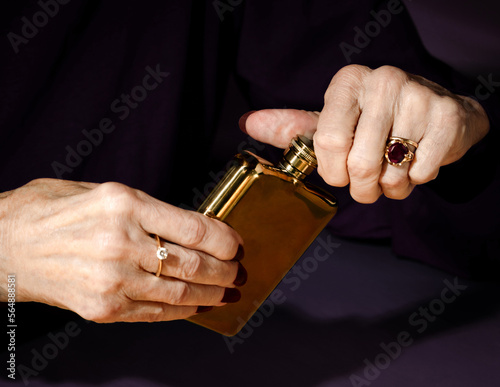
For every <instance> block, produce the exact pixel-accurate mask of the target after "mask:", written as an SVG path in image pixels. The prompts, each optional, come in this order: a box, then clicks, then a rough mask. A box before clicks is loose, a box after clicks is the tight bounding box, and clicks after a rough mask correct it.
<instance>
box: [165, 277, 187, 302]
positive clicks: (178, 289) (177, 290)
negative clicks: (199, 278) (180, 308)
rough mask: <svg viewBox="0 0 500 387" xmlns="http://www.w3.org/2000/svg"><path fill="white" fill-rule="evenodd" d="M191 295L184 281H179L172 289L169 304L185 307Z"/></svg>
mask: <svg viewBox="0 0 500 387" xmlns="http://www.w3.org/2000/svg"><path fill="white" fill-rule="evenodd" d="M190 294H191V291H190V288H189V285H188V284H187V283H186V282H183V281H177V283H176V284H175V285H173V286H172V288H171V289H170V295H169V297H168V298H169V303H170V304H172V305H185V304H186V303H187V301H188V300H189V296H190Z"/></svg>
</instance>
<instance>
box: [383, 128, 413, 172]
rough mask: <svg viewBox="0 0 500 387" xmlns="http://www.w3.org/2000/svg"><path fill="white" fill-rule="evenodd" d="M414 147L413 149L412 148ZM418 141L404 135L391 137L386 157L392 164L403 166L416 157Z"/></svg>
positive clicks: (388, 141)
mask: <svg viewBox="0 0 500 387" xmlns="http://www.w3.org/2000/svg"><path fill="white" fill-rule="evenodd" d="M411 147H413V149H411ZM417 148H418V143H416V142H415V141H413V140H409V139H407V138H403V137H395V136H392V137H389V139H388V140H387V144H386V146H385V154H384V155H385V159H386V160H387V162H388V163H389V164H391V165H395V166H398V167H399V166H401V165H403V164H404V163H406V162H410V161H412V160H413V159H414V158H415V153H414V152H415V151H416V150H417Z"/></svg>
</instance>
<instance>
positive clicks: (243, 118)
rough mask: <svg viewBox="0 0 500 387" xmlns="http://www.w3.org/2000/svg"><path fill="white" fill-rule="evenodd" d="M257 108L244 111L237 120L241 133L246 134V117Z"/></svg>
mask: <svg viewBox="0 0 500 387" xmlns="http://www.w3.org/2000/svg"><path fill="white" fill-rule="evenodd" d="M256 111H257V110H252V111H249V112H248V113H245V114H243V115H242V116H241V118H240V120H239V121H238V125H239V126H240V129H241V131H242V132H243V133H245V134H248V133H247V127H246V124H247V120H248V117H250V115H251V114H252V113H255V112H256Z"/></svg>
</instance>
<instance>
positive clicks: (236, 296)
mask: <svg viewBox="0 0 500 387" xmlns="http://www.w3.org/2000/svg"><path fill="white" fill-rule="evenodd" d="M240 298H241V293H240V291H239V290H238V289H232V288H226V291H225V292H224V297H222V300H221V302H227V303H234V302H238V301H239V300H240Z"/></svg>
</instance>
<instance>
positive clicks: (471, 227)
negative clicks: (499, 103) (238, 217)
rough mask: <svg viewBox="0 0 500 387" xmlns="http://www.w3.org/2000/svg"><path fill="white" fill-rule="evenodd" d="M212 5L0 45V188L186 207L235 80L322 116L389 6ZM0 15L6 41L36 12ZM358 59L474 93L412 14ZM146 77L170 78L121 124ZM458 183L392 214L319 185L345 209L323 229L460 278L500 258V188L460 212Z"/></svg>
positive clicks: (83, 23) (95, 19)
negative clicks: (86, 148) (141, 197)
mask: <svg viewBox="0 0 500 387" xmlns="http://www.w3.org/2000/svg"><path fill="white" fill-rule="evenodd" d="M215 4H216V3H212V2H208V1H207V2H194V1H186V0H182V1H181V0H179V1H168V2H165V1H148V2H137V1H128V2H118V1H106V2H99V1H82V0H72V1H71V2H69V3H68V4H66V5H61V6H60V9H59V12H58V13H57V15H55V16H54V17H52V18H50V20H49V22H48V23H47V25H46V26H44V27H43V28H39V30H40V31H39V32H38V33H37V34H36V36H34V37H33V38H31V39H29V42H28V43H27V44H20V45H19V46H18V49H19V53H17V54H15V53H14V50H13V47H12V45H11V44H10V42H9V40H8V39H2V41H1V43H0V44H1V46H0V56H1V58H2V61H1V63H0V135H1V143H0V152H1V160H0V190H9V189H13V188H16V187H18V186H20V185H22V184H25V183H27V182H28V181H30V180H31V179H34V178H37V177H58V176H60V177H62V178H64V179H72V180H84V181H95V182H104V181H119V182H122V183H125V184H128V185H131V186H133V187H135V188H139V189H142V190H144V191H146V192H148V193H150V194H151V195H154V196H156V197H158V198H161V199H163V200H166V201H169V202H172V203H174V204H178V203H190V202H191V201H192V199H191V198H192V196H193V187H201V186H202V184H203V183H204V182H206V181H208V180H210V178H209V177H207V176H209V175H208V172H209V171H210V170H213V168H214V167H213V165H214V164H211V163H210V160H212V159H214V157H212V158H211V157H210V155H209V152H208V150H209V149H210V144H211V141H212V140H211V139H213V138H214V128H215V127H216V123H217V119H218V114H219V111H220V107H221V104H222V97H223V94H224V91H225V89H226V83H227V80H228V77H229V75H230V74H231V72H233V73H234V74H235V76H236V79H237V83H238V85H239V86H240V88H241V90H242V93H243V95H244V96H245V97H246V98H248V101H249V104H250V106H251V107H252V108H254V109H261V108H283V107H288V108H299V109H313V110H321V107H322V103H323V94H324V92H325V90H326V88H327V86H328V84H329V81H330V80H331V78H332V76H333V75H334V74H335V73H336V72H337V71H338V70H339V69H340V68H341V67H343V66H345V65H347V64H348V62H347V60H346V58H345V57H344V55H343V54H342V51H341V49H340V44H341V43H342V42H346V43H349V44H351V45H353V44H354V38H355V34H356V29H355V28H360V29H365V28H366V26H367V25H369V23H370V22H373V20H374V19H373V18H374V16H373V13H379V12H381V11H384V10H387V8H388V4H387V3H386V2H383V1H373V0H363V1H358V2H355V3H354V2H340V1H339V2H335V5H333V4H332V2H331V1H319V0H318V1H289V2H286V4H284V3H280V2H269V1H264V0H255V1H252V2H246V3H244V4H240V5H235V6H234V7H233V6H231V7H229V8H227V9H222V10H219V14H217V11H216V9H215ZM391 4H393V5H394V4H397V2H396V3H395V2H394V1H393V2H392V3H391ZM5 8H6V9H5V12H4V14H3V15H2V21H3V25H2V31H4V32H5V33H8V32H15V33H17V34H20V31H21V30H22V26H23V23H24V22H23V19H21V17H22V16H26V17H27V18H28V19H30V20H31V18H32V17H33V15H35V14H36V12H38V11H40V5H39V4H37V3H36V2H35V1H23V2H19V3H16V5H12V6H11V5H6V6H5ZM370 11H372V12H370ZM221 19H223V20H221ZM359 51H360V52H359V53H354V54H352V55H351V59H352V63H359V64H363V65H367V66H370V67H378V66H381V65H386V64H389V65H393V66H397V67H400V68H402V69H404V70H406V71H409V72H411V73H415V74H419V75H422V76H424V77H427V78H429V79H431V80H433V81H436V82H438V83H441V84H443V85H444V86H446V87H449V88H450V89H452V90H454V91H457V92H462V93H463V94H467V95H473V93H474V90H470V89H467V87H466V86H463V85H467V81H466V80H464V79H462V78H460V77H459V78H460V79H459V81H458V82H457V77H456V74H455V73H453V72H452V71H451V69H450V68H449V67H448V66H446V65H444V64H443V63H441V62H438V61H437V60H435V59H434V58H432V57H431V56H430V55H428V53H427V52H426V50H425V48H424V47H423V45H422V44H421V42H420V38H419V36H418V34H417V32H416V29H415V27H414V25H413V22H412V20H411V18H410V17H409V15H408V14H407V13H406V11H404V12H400V13H397V14H392V16H391V20H390V22H389V23H388V25H387V26H386V27H383V28H380V33H379V34H378V35H377V36H375V37H373V38H372V39H370V42H369V44H368V45H367V46H366V47H364V48H363V49H361V50H359ZM148 69H149V70H148ZM152 69H153V70H154V69H157V70H158V71H160V72H163V73H168V76H165V78H164V79H163V80H162V82H161V83H160V84H159V85H158V86H157V87H156V88H155V89H154V90H151V91H149V92H148V93H147V96H146V97H145V99H144V100H143V101H141V102H138V103H137V106H135V105H134V108H128V113H126V112H127V109H126V108H125V103H124V102H119V103H118V104H116V103H115V104H114V105H113V103H114V101H115V100H116V99H120V98H121V95H122V94H123V93H126V94H127V93H130V92H131V90H133V89H134V88H136V87H137V86H140V85H141V84H142V83H143V80H144V77H145V76H146V75H147V74H148V72H151V71H152ZM471 85H473V86H475V84H474V83H471ZM464 87H465V89H464ZM490 104H491V101H490ZM494 106H495V105H494ZM117 107H119V108H120V109H117ZM490 112H491V111H490ZM494 113H495V112H493V114H494ZM106 119H109V120H110V121H111V122H112V125H114V126H115V129H114V131H113V132H112V133H109V134H104V135H103V140H102V143H100V144H99V145H94V146H93V147H92V151H91V152H90V154H89V155H88V156H85V157H82V159H81V161H78V160H77V161H76V162H75V161H74V159H72V160H73V165H76V166H74V167H71V169H72V171H71V172H61V169H60V168H59V173H56V172H55V169H54V165H56V164H54V163H60V164H57V165H59V166H60V165H64V164H67V163H66V159H67V157H70V159H71V156H68V153H71V150H69V149H72V150H73V151H74V150H76V149H77V148H78V146H79V145H80V146H82V145H81V144H82V141H88V139H87V137H86V136H85V135H84V134H83V133H82V131H83V130H87V131H89V132H91V131H92V130H93V129H96V128H98V127H99V125H100V122H101V121H102V120H106ZM108 123H109V122H108ZM234 126H235V129H234V132H235V133H234V136H233V135H231V137H230V138H226V139H225V141H228V142H232V143H234V145H235V146H234V147H235V148H236V147H237V145H238V144H239V142H240V141H241V138H242V136H241V134H240V133H236V132H237V129H236V125H234ZM492 130H493V131H494V130H496V128H492ZM492 136H493V135H492ZM494 136H496V134H494ZM495 138H497V137H493V140H494V139H495ZM493 142H494V141H489V142H488V144H492V143H493ZM487 151H488V152H489V148H488V149H487ZM216 156H217V157H215V158H218V159H221V158H225V159H229V158H230V157H231V154H227V155H216ZM480 157H481V154H480V155H479V156H477V157H476V159H480ZM488 166H489V168H491V172H489V175H490V177H494V176H496V177H497V175H495V174H496V173H497V172H496V170H495V167H496V165H495V164H494V163H493V164H492V163H488ZM446 168H447V167H445V168H443V176H445V175H446V174H447V172H446ZM464 171H467V166H464V167H463V168H462V169H460V168H458V169H457V168H455V170H452V171H451V172H450V173H448V178H447V180H446V181H447V182H450V184H448V183H447V184H446V186H445V187H442V186H441V187H439V186H436V185H432V184H430V185H428V186H424V187H419V188H417V189H416V190H415V193H414V194H413V195H412V196H411V197H410V198H409V199H407V200H403V201H400V202H398V201H389V200H387V199H385V198H381V199H380V200H379V201H378V202H377V203H376V204H374V205H361V204H357V203H355V202H353V201H352V199H351V198H350V196H349V194H348V191H347V189H332V188H329V189H330V190H331V191H332V192H333V193H334V194H335V195H337V196H338V198H339V202H340V210H339V214H338V216H336V217H335V219H334V220H333V221H332V223H331V230H332V231H333V232H334V233H336V234H338V235H344V236H349V237H356V238H381V237H383V238H387V237H391V238H392V240H393V246H394V249H395V252H396V253H398V254H399V255H402V256H405V257H409V258H413V259H418V260H421V261H423V262H426V263H429V264H432V265H435V266H438V267H440V268H443V269H446V270H449V271H451V272H454V273H459V274H462V275H470V274H471V272H472V271H473V266H474V265H475V263H477V262H480V261H493V260H494V259H497V258H498V255H500V254H498V245H499V228H500V226H499V224H500V223H499V219H500V216H499V212H500V209H499V205H498V201H497V198H498V194H499V183H498V178H496V180H495V181H494V182H493V183H491V184H490V185H489V186H488V187H486V188H485V187H480V188H481V189H477V190H474V189H473V190H472V191H473V192H472V196H471V195H469V196H467V198H466V202H464V203H458V204H453V205H451V204H449V203H448V200H447V199H444V201H443V198H446V197H449V196H450V192H451V196H452V197H453V193H454V192H462V191H463V189H464V188H463V187H464V186H467V185H468V180H467V179H464V178H463V176H467V173H470V171H468V172H467V173H465V172H464ZM464 173H465V175H464ZM443 179H444V178H443ZM469 186H470V184H469ZM473 186H474V187H475V185H473ZM469 188H470V187H469ZM474 270H475V269H474Z"/></svg>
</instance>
